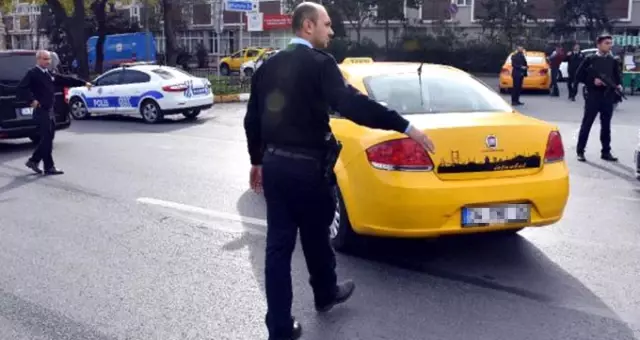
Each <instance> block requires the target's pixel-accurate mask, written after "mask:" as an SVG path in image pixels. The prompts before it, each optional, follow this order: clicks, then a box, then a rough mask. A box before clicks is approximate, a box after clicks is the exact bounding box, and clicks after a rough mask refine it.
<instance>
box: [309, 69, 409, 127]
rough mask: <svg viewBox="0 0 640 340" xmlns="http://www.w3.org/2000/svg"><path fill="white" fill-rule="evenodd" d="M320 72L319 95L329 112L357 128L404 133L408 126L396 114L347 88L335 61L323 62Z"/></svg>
mask: <svg viewBox="0 0 640 340" xmlns="http://www.w3.org/2000/svg"><path fill="white" fill-rule="evenodd" d="M320 72H321V73H320V77H321V78H322V95H323V97H324V98H325V100H327V102H328V103H329V105H330V106H331V109H333V110H334V111H337V112H339V113H340V115H342V116H344V117H346V118H347V119H349V120H351V121H353V122H354V123H356V124H358V125H364V126H367V127H370V128H374V129H381V130H394V131H397V132H401V133H404V132H405V131H406V130H407V127H408V126H409V122H408V121H407V120H406V119H404V118H403V117H402V116H401V115H400V114H398V113H397V112H396V111H393V110H390V109H388V108H386V107H385V106H384V105H381V104H379V103H378V102H376V101H374V100H372V99H371V98H369V97H368V96H366V95H364V94H362V93H360V91H358V90H356V89H355V88H353V87H351V86H349V85H348V84H347V83H346V82H345V80H344V77H343V76H342V73H340V69H339V68H338V64H336V61H335V59H333V58H326V59H325V60H324V61H323V62H322V67H321V70H320Z"/></svg>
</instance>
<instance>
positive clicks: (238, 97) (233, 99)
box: [213, 93, 249, 103]
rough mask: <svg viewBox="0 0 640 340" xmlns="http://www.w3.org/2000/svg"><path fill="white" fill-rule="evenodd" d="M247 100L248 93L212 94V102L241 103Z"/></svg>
mask: <svg viewBox="0 0 640 340" xmlns="http://www.w3.org/2000/svg"><path fill="white" fill-rule="evenodd" d="M246 101H249V94H248V93H236V94H221V95H214V97H213V102H214V103H243V102H246Z"/></svg>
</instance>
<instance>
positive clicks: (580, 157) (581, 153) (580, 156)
mask: <svg viewBox="0 0 640 340" xmlns="http://www.w3.org/2000/svg"><path fill="white" fill-rule="evenodd" d="M586 161H587V159H586V158H585V157H584V152H578V162H586Z"/></svg>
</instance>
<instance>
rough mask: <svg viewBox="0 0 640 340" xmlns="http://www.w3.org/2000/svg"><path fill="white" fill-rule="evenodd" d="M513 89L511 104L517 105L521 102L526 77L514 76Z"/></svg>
mask: <svg viewBox="0 0 640 340" xmlns="http://www.w3.org/2000/svg"><path fill="white" fill-rule="evenodd" d="M511 79H512V80H513V88H512V89H511V104H516V103H519V102H520V92H522V82H523V81H524V77H523V76H522V75H519V74H518V75H515V74H514V75H513V76H512V78H511Z"/></svg>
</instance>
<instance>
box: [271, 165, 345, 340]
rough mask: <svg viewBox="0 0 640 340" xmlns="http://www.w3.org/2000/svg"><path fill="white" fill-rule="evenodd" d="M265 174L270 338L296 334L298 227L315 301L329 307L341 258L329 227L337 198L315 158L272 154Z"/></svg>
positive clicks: (333, 295)
mask: <svg viewBox="0 0 640 340" xmlns="http://www.w3.org/2000/svg"><path fill="white" fill-rule="evenodd" d="M262 176H263V177H262V181H263V188H264V197H265V199H266V202H267V226H268V227H267V252H266V268H265V276H266V295H267V309H268V310H267V316H266V323H267V327H268V329H269V338H270V339H276V338H279V337H287V336H290V334H291V329H292V321H291V320H292V319H291V318H292V315H291V303H292V298H293V293H292V284H291V257H292V253H293V249H294V247H295V244H296V236H297V233H298V229H299V230H300V243H301V244H302V250H303V252H304V256H305V259H306V262H307V269H308V271H309V274H310V280H309V281H310V283H311V287H312V289H313V293H314V298H315V302H316V304H320V305H325V304H327V303H329V302H331V301H332V300H333V298H334V297H335V293H336V285H337V282H336V281H337V278H336V272H335V267H336V260H335V253H334V251H333V248H332V247H331V243H330V240H329V227H330V224H331V223H332V221H333V217H334V214H335V210H336V197H335V194H334V188H333V186H330V185H329V184H328V183H327V181H326V180H325V179H324V175H323V171H322V169H321V166H320V162H318V161H316V160H312V159H295V158H289V157H284V156H279V155H274V154H272V153H270V152H267V153H265V156H264V158H263V165H262Z"/></svg>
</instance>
